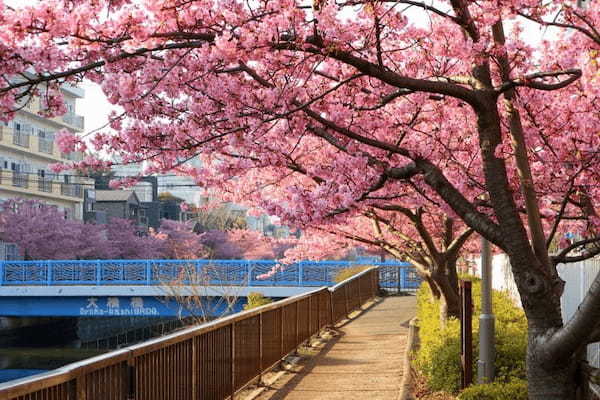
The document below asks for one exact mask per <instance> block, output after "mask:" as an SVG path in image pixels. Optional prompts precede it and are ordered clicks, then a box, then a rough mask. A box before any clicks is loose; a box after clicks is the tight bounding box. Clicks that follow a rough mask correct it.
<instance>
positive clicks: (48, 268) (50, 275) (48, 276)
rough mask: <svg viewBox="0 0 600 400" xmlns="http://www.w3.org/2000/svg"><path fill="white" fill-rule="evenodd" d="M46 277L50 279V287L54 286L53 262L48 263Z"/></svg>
mask: <svg viewBox="0 0 600 400" xmlns="http://www.w3.org/2000/svg"><path fill="white" fill-rule="evenodd" d="M46 277H47V278H48V286H52V261H46Z"/></svg>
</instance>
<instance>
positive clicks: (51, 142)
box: [0, 85, 93, 219]
mask: <svg viewBox="0 0 600 400" xmlns="http://www.w3.org/2000/svg"><path fill="white" fill-rule="evenodd" d="M62 92H63V95H64V101H65V103H66V106H67V110H68V111H67V113H66V114H64V115H62V116H59V117H54V118H45V117H43V116H40V115H39V114H38V111H40V109H41V103H40V99H38V98H31V99H29V101H28V102H27V104H26V106H25V107H23V108H22V109H21V110H20V111H18V112H17V114H16V116H15V118H14V119H13V120H12V121H10V122H9V123H3V124H0V201H3V200H7V199H11V198H17V197H20V198H25V199H35V200H40V201H43V202H45V203H48V204H52V205H55V206H57V207H59V209H62V210H64V211H65V216H66V217H68V218H75V219H82V216H83V194H84V189H85V188H93V181H90V180H89V179H87V178H82V177H77V176H74V175H73V173H72V172H65V173H61V174H59V175H57V174H55V173H53V172H52V171H51V170H50V168H49V166H50V164H55V163H61V162H65V161H69V160H81V157H82V154H80V153H72V154H61V152H60V151H59V150H58V147H57V145H56V143H55V133H56V132H57V131H58V130H60V129H63V128H66V129H68V130H70V131H72V132H82V131H83V128H84V120H83V117H82V116H80V115H77V114H76V113H75V104H76V101H77V99H80V98H83V96H84V91H83V90H82V89H80V88H76V87H72V86H68V85H64V86H63V87H62ZM90 183H91V184H92V185H91V186H88V185H90Z"/></svg>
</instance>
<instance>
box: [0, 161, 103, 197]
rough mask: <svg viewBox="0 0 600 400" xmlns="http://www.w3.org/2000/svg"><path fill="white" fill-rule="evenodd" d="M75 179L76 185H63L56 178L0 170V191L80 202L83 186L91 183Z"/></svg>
mask: <svg viewBox="0 0 600 400" xmlns="http://www.w3.org/2000/svg"><path fill="white" fill-rule="evenodd" d="M75 179H78V181H77V183H65V182H62V181H59V180H58V179H57V178H56V177H55V178H54V179H53V178H50V177H43V176H38V175H34V174H28V173H23V172H15V171H10V170H6V169H4V170H3V169H0V191H1V190H9V191H14V192H18V193H20V194H27V195H30V196H40V197H46V198H54V199H62V200H69V199H70V200H71V201H77V202H80V201H82V200H83V193H84V187H85V185H91V184H92V183H90V182H92V181H89V180H86V179H85V178H75ZM81 179H83V180H81ZM79 180H81V181H79ZM66 198H69V199H66Z"/></svg>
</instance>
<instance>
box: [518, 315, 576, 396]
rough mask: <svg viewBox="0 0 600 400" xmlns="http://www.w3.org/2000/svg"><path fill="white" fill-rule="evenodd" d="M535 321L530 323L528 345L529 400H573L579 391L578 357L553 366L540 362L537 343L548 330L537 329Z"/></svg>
mask: <svg viewBox="0 0 600 400" xmlns="http://www.w3.org/2000/svg"><path fill="white" fill-rule="evenodd" d="M535 325H536V324H535V321H530V322H529V338H528V343H527V387H528V390H529V400H572V399H575V393H576V390H577V387H576V382H577V379H576V378H577V377H576V372H577V357H576V356H575V354H574V355H573V356H572V357H571V358H570V359H569V360H568V361H566V362H560V363H559V362H557V363H553V364H552V365H548V363H543V362H540V359H539V354H538V348H537V346H536V343H537V342H538V341H539V340H540V337H542V336H543V335H544V334H548V333H549V332H548V330H546V329H537V328H536V327H535Z"/></svg>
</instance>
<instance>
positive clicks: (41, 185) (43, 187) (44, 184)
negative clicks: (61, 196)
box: [38, 177, 52, 193]
mask: <svg viewBox="0 0 600 400" xmlns="http://www.w3.org/2000/svg"><path fill="white" fill-rule="evenodd" d="M38 190H39V191H40V192H46V193H52V180H50V179H44V178H41V177H38Z"/></svg>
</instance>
